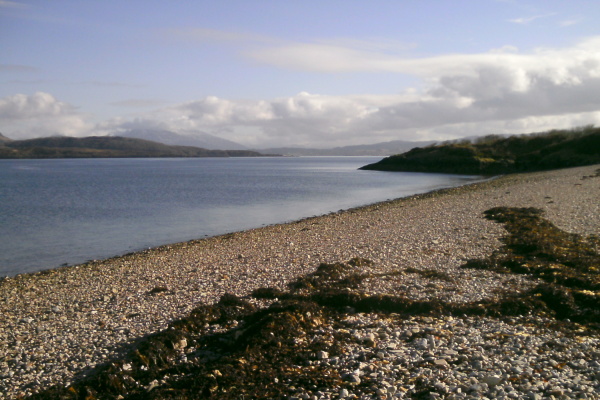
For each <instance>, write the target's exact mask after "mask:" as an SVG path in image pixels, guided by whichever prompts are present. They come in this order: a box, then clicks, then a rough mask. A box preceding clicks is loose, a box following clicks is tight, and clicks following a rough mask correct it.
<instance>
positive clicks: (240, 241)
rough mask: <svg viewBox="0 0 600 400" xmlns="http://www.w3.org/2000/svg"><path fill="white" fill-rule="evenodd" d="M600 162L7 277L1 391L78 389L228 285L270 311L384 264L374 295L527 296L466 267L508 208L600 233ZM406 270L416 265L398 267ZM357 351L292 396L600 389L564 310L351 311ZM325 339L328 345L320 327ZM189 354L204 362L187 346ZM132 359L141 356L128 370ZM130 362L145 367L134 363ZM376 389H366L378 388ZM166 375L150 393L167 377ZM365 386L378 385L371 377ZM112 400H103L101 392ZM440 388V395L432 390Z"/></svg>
mask: <svg viewBox="0 0 600 400" xmlns="http://www.w3.org/2000/svg"><path fill="white" fill-rule="evenodd" d="M598 168H600V166H598V165H596V166H588V167H579V168H572V169H563V170H556V171H547V172H537V173H529V174H515V175H508V176H503V177H498V178H494V179H490V180H487V181H484V182H479V183H476V184H471V185H467V186H463V187H459V188H453V189H444V190H440V191H436V192H432V193H427V194H422V195H415V196H411V197H408V198H402V199H397V200H392V201H387V202H383V203H378V204H373V205H369V206H365V207H360V208H355V209H351V210H344V211H339V212H336V213H332V214H328V215H324V216H318V217H312V218H307V219H303V220H300V221H296V222H292V223H287V224H281V225H272V226H267V227H262V228H259V229H254V230H248V231H243V232H235V233H231V234H227V235H222V236H219V237H213V238H207V239H202V240H197V241H191V242H185V243H178V244H173V245H168V246H162V247H159V248H155V249H149V250H147V251H143V252H139V253H133V254H129V255H125V256H122V257H116V258H111V259H108V260H101V261H93V262H89V263H87V264H84V265H79V266H72V267H64V268H59V269H54V270H48V271H43V272H39V273H34V274H22V275H18V276H16V277H10V278H4V279H2V280H0V315H1V317H0V399H14V398H19V397H25V398H26V397H28V396H30V395H32V394H34V393H36V392H39V391H42V390H45V389H47V388H49V387H51V386H53V385H61V386H64V387H66V386H69V385H70V384H72V383H73V382H76V381H77V380H79V379H82V378H83V377H85V376H86V375H88V374H89V373H90V371H92V370H93V369H94V368H96V367H97V366H98V365H101V364H103V363H106V362H108V361H110V360H113V359H116V358H122V357H124V355H125V354H127V352H128V350H129V349H130V348H131V346H132V345H133V344H134V343H135V342H136V341H137V340H138V339H139V338H141V337H144V336H145V335H148V334H151V333H153V332H157V331H160V330H163V329H166V328H167V327H168V325H169V323H170V322H172V321H174V320H176V319H178V318H182V317H184V316H186V315H188V314H189V313H190V311H192V310H193V309H194V308H195V307H197V306H198V305H199V304H212V303H215V302H217V301H218V300H219V299H220V298H221V297H222V296H223V295H225V294H226V293H229V294H233V295H235V296H239V297H242V298H248V301H251V302H254V303H255V304H256V305H257V306H265V304H263V302H261V300H257V299H252V298H250V297H249V294H250V293H251V292H252V291H253V290H255V289H258V288H264V287H268V288H275V289H278V290H285V289H286V288H287V285H288V283H290V282H291V281H293V280H294V279H296V278H297V277H299V276H304V275H307V274H310V273H312V272H314V271H315V269H316V268H317V267H318V266H319V264H321V263H336V262H344V261H347V260H350V259H353V258H361V259H367V260H370V263H369V264H368V265H364V266H361V267H360V268H361V272H362V273H365V274H370V275H371V276H373V278H370V279H366V280H364V281H363V282H362V283H361V287H360V290H361V291H362V292H364V293H369V294H382V295H391V296H393V295H396V294H398V293H401V294H402V295H403V296H405V297H407V298H409V299H412V300H415V301H420V300H430V299H438V300H440V301H443V302H452V303H456V304H460V303H472V302H477V301H482V300H490V299H496V298H500V297H502V296H504V295H505V294H506V293H508V292H510V293H518V292H524V291H527V290H529V289H531V288H533V287H534V286H536V285H537V284H538V283H539V279H538V278H535V277H532V276H528V275H517V274H501V273H498V272H494V271H488V270H473V269H464V268H461V266H462V265H464V263H465V262H466V261H468V260H472V259H480V258H486V257H489V256H490V255H491V254H492V253H493V252H494V251H495V250H497V249H498V248H500V247H501V246H502V241H501V238H502V237H503V235H505V234H506V230H505V229H504V227H503V225H502V224H499V223H497V222H495V221H491V220H489V219H486V218H484V214H483V213H484V211H486V210H488V209H490V208H493V207H535V208H539V209H541V210H543V217H544V218H545V219H547V220H548V221H550V222H551V223H553V224H554V225H555V226H556V227H558V228H560V229H561V230H563V231H565V232H570V233H576V234H579V235H583V236H586V235H598V234H600V201H599V199H600V177H599V176H598V173H597V171H598ZM391 271H404V272H403V273H398V274H390V272H391ZM342 324H343V325H344V326H343V327H342V328H340V327H339V326H338V327H336V328H335V329H334V327H333V326H330V325H327V324H324V325H323V326H321V327H320V328H319V331H318V335H320V336H319V338H317V339H318V340H322V341H324V342H327V341H332V340H333V339H332V338H333V337H334V336H335V330H340V329H343V330H344V332H347V333H348V335H349V336H350V337H354V338H356V340H354V341H349V342H348V343H347V344H340V346H342V347H344V348H345V350H344V351H343V352H341V353H339V354H335V355H333V354H330V352H328V351H325V350H323V351H322V352H319V353H318V354H315V357H314V360H313V361H311V362H313V363H314V365H322V364H326V365H327V367H328V368H331V369H332V370H336V371H337V372H336V373H339V376H340V377H342V379H343V381H344V382H345V383H346V384H344V385H339V386H335V387H330V388H310V387H298V386H293V387H290V390H289V395H288V398H295V399H315V400H318V399H338V398H348V399H352V398H355V399H358V398H365V399H367V398H369V399H370V398H381V399H394V398H417V393H416V392H415V385H416V384H415V381H416V380H418V379H421V380H422V379H427V380H428V382H429V383H428V384H429V385H430V386H431V387H432V388H435V390H434V391H431V392H430V393H428V396H430V397H429V398H432V399H435V398H448V399H481V398H488V399H534V400H537V399H539V400H542V399H571V398H574V399H575V398H583V399H600V336H599V335H598V331H592V332H591V333H590V331H589V330H586V329H583V328H579V327H577V326H576V325H575V324H574V325H573V326H571V327H570V328H569V330H568V332H567V330H559V331H557V330H556V329H554V328H553V324H554V320H553V319H552V318H551V317H540V316H531V315H523V316H517V317H513V318H502V319H500V318H491V317H477V316H466V315H465V316H460V315H458V316H457V315H453V316H440V317H425V316H414V317H411V318H399V317H398V316H395V315H393V314H390V315H386V316H382V315H380V314H378V313H358V312H354V313H353V312H349V313H348V314H347V315H346V316H345V317H344V319H343V320H342ZM312 340H316V339H315V338H314V337H313V338H312ZM180 350H181V360H182V361H181V362H186V360H187V359H190V360H191V359H193V357H194V356H195V353H194V349H193V348H186V345H182V348H181V349H180ZM125 365H127V364H125ZM128 368H129V367H128ZM367 381H368V382H369V386H368V387H367V386H365V385H364V383H365V382H367ZM161 384H162V382H160V381H157V382H154V383H153V384H152V385H150V386H148V387H147V388H146V389H147V390H148V392H150V391H151V390H152V389H153V388H154V387H157V386H160V385H161ZM361 384H362V385H361ZM99 398H102V397H101V396H100V397H99ZM423 398H425V397H423Z"/></svg>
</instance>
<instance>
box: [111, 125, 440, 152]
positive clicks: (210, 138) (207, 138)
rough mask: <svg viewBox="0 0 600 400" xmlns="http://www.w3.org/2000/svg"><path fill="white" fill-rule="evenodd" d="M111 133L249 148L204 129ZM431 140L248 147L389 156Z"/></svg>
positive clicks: (220, 147) (223, 147)
mask: <svg viewBox="0 0 600 400" xmlns="http://www.w3.org/2000/svg"><path fill="white" fill-rule="evenodd" d="M114 136H123V137H131V138H137V139H146V140H152V141H155V142H159V143H164V144H170V145H177V146H195V147H202V148H205V149H212V150H249V149H248V148H247V147H245V146H243V145H241V144H239V143H236V142H233V141H231V140H226V139H221V138H219V137H217V136H214V135H210V134H208V133H204V132H193V133H189V134H186V135H182V134H180V133H176V132H173V131H169V130H161V129H131V130H128V131H122V132H118V133H116V134H115V135H114ZM433 143H435V141H421V142H411V141H406V140H394V141H391V142H382V143H375V144H365V145H357V146H343V147H334V148H328V149H318V148H304V147H273V148H266V149H252V150H254V151H258V152H260V153H262V154H282V155H286V156H390V155H393V154H399V153H404V152H406V151H408V150H410V149H412V148H414V147H422V146H428V145H430V144H433Z"/></svg>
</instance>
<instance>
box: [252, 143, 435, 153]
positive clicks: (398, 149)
mask: <svg viewBox="0 0 600 400" xmlns="http://www.w3.org/2000/svg"><path fill="white" fill-rule="evenodd" d="M433 143H435V141H422V142H411V141H407V140H394V141H391V142H381V143H375V144H364V145H356V146H343V147H333V148H330V149H314V148H302V147H273V148H268V149H260V150H257V151H259V152H261V153H270V154H283V155H290V156H389V155H392V154H398V153H403V152H405V151H408V150H410V149H412V148H415V147H419V146H428V145H431V144H433Z"/></svg>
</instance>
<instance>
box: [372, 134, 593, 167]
mask: <svg viewBox="0 0 600 400" xmlns="http://www.w3.org/2000/svg"><path fill="white" fill-rule="evenodd" d="M591 164H600V128H595V127H593V126H588V127H584V128H577V129H572V130H563V131H551V132H546V133H541V134H532V135H522V136H510V137H501V136H486V137H483V138H480V139H477V140H476V141H475V142H470V141H462V142H453V143H444V144H440V145H435V146H429V147H425V148H415V149H412V150H410V151H408V152H406V153H404V154H399V155H394V156H391V157H387V158H385V159H383V160H381V161H379V162H377V163H374V164H370V165H366V166H364V167H362V168H361V169H368V170H380V171H406V172H439V173H454V174H472V175H496V174H506V173H512V172H527V171H540V170H549V169H556V168H567V167H575V166H582V165H591Z"/></svg>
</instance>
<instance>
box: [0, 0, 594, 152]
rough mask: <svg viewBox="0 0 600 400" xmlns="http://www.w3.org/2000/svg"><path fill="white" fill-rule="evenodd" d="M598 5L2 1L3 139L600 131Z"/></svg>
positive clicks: (370, 137)
mask: <svg viewBox="0 0 600 400" xmlns="http://www.w3.org/2000/svg"><path fill="white" fill-rule="evenodd" d="M598 21H600V2H599V1H597V0H587V1H585V0H569V1H564V0H560V1H559V0H453V1H449V0H419V1H409V0H393V1H392V0H389V1H386V0H370V1H364V0H363V1H357V0H318V1H313V0H301V1H300V0H286V1H276V0H221V1H205V0H197V1H185V2H184V1H167V0H163V1H159V0H118V1H116V0H102V1H100V0H85V1H81V0H52V1H48V0H0V133H2V134H3V135H5V136H7V137H10V138H12V139H25V138H32V137H41V136H50V135H67V136H90V135H107V134H118V133H119V132H123V131H126V130H129V129H166V130H171V131H174V132H177V133H180V134H185V135H194V134H197V133H198V132H205V133H209V134H212V135H215V136H218V137H221V138H223V139H228V140H233V141H235V142H238V143H240V144H242V145H244V146H247V147H249V148H257V149H260V148H268V147H276V146H303V147H317V148H326V147H334V146H345V145H358V144H371V143H378V142H385V141H391V140H414V141H418V140H450V139H456V138H461V137H467V136H480V135H489V134H505V133H509V134H510V133H528V132H541V131H547V130H550V129H564V128H573V127H580V126H584V125H590V124H594V125H599V124H600V25H599V24H598Z"/></svg>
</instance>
